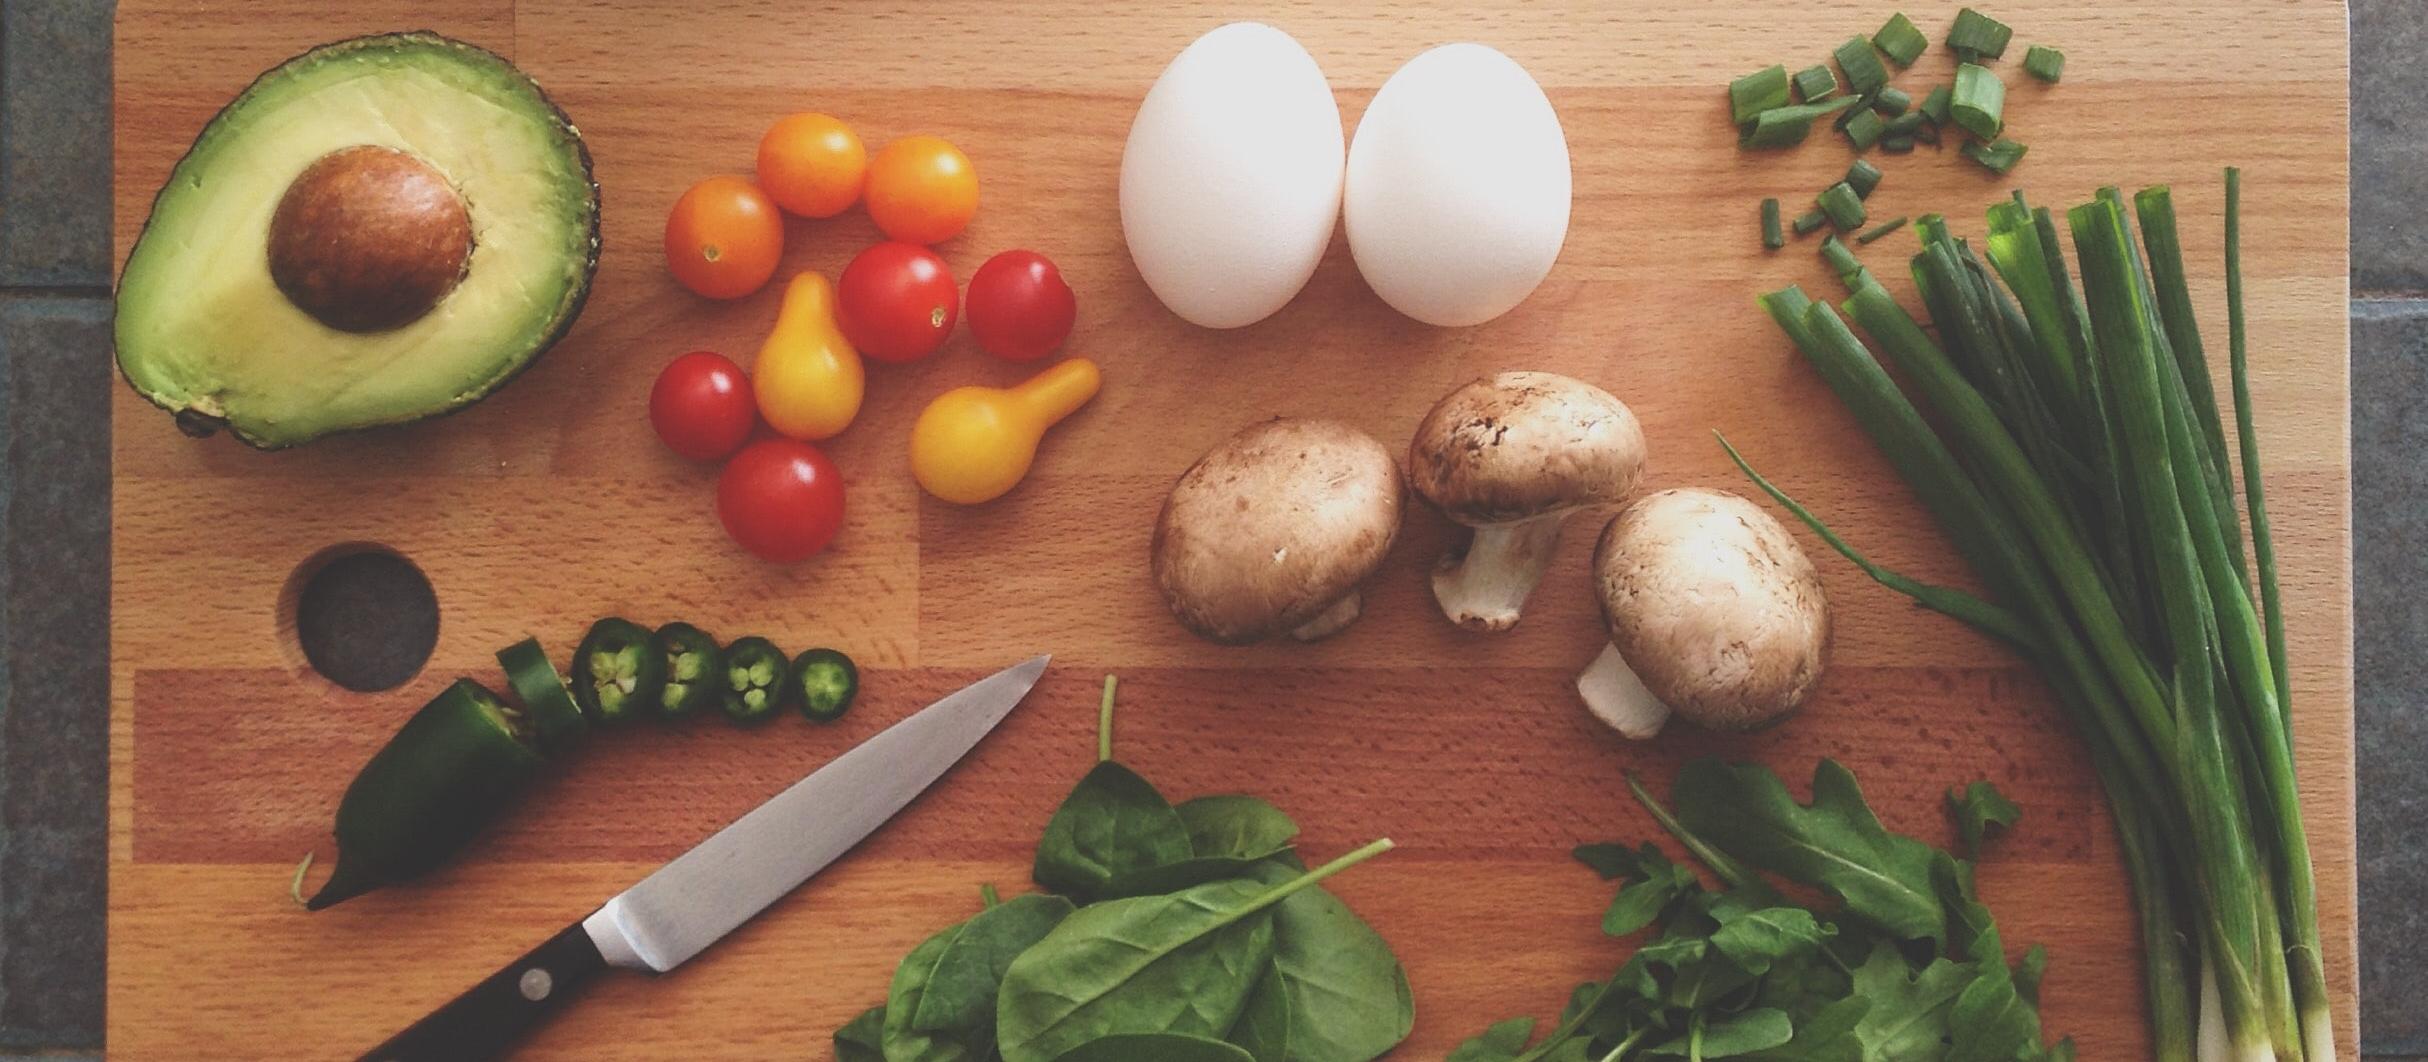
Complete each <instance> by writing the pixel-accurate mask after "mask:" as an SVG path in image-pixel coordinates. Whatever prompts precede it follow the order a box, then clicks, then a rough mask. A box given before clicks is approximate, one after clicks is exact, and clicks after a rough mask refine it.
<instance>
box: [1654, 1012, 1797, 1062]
mask: <svg viewBox="0 0 2428 1062" xmlns="http://www.w3.org/2000/svg"><path fill="white" fill-rule="evenodd" d="M1794 1037H1795V1027H1794V1025H1793V1024H1792V1023H1790V1022H1789V1021H1788V1018H1787V1015H1786V1014H1784V1013H1782V1012H1780V1011H1776V1010H1770V1009H1767V1008H1762V1009H1755V1010H1747V1011H1742V1012H1739V1013H1737V1014H1732V1015H1729V1016H1727V1017H1724V1018H1720V1019H1718V1020H1715V1021H1711V1022H1709V1023H1706V1024H1704V1025H1703V1026H1702V1027H1701V1028H1700V1029H1699V1030H1698V1029H1694V1028H1689V1029H1688V1030H1687V1032H1686V1033H1685V1034H1684V1035H1682V1036H1679V1037H1678V1038H1676V1039H1674V1040H1670V1041H1667V1042H1665V1043H1659V1044H1654V1045H1653V1046H1652V1047H1650V1048H1648V1049H1646V1050H1645V1052H1644V1053H1645V1054H1647V1055H1678V1056H1681V1057H1684V1056H1687V1055H1689V1054H1691V1055H1692V1056H1693V1057H1696V1058H1739V1057H1742V1056H1745V1055H1750V1054H1753V1053H1754V1052H1756V1051H1767V1050H1770V1049H1771V1048H1774V1047H1778V1046H1781V1045H1783V1044H1785V1043H1787V1042H1788V1041H1789V1040H1791V1039H1793V1038H1794Z"/></svg>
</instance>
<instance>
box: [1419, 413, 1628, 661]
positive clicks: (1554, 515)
mask: <svg viewBox="0 0 2428 1062" xmlns="http://www.w3.org/2000/svg"><path fill="white" fill-rule="evenodd" d="M1643 474H1644V430H1643V428H1642V427H1641V426H1639V425H1638V424H1637V423H1636V417H1635V413H1634V412H1632V411H1630V410H1629V409H1628V408H1627V404H1626V403H1624V402H1621V401H1619V400H1618V399H1616V398H1613V397H1611V395H1610V392H1608V391H1604V390H1602V389H1601V388H1599V387H1595V386H1593V385H1592V384H1589V383H1586V382H1584V381H1582V380H1577V379H1572V378H1569V377H1566V376H1561V375H1558V374H1556V373H1548V372H1504V373H1501V374H1499V375H1497V376H1493V377H1489V378H1487V379H1482V380H1477V381H1475V382H1473V383H1470V384H1467V385H1465V386H1463V387H1460V388H1459V389H1457V390H1455V391H1452V392H1450V393H1449V394H1447V395H1445V396H1443V397H1442V400H1441V401H1439V402H1436V403H1434V406H1433V411H1432V412H1430V413H1427V414H1425V419H1424V421H1423V422H1422V423H1420V424H1418V425H1417V427H1416V437H1415V439H1414V440H1412V441H1411V442H1410V443H1409V445H1408V479H1409V482H1410V484H1411V485H1413V486H1414V487H1415V488H1416V492H1417V493H1418V494H1421V495H1423V496H1424V497H1425V500H1426V501H1429V502H1432V503H1433V505H1434V506H1435V507H1436V508H1439V509H1440V510H1441V511H1442V513H1443V514H1444V515H1446V516H1448V517H1450V518H1451V519H1452V520H1455V521H1458V522H1459V523H1461V524H1464V525H1466V526H1468V527H1471V528H1474V529H1475V533H1474V536H1473V538H1472V539H1471V540H1470V541H1469V542H1468V543H1467V544H1466V547H1465V548H1464V549H1461V550H1454V551H1452V552H1450V553H1448V554H1445V555H1444V556H1443V557H1442V560H1441V563H1440V565H1439V566H1437V567H1436V569H1435V571H1434V574H1433V596H1434V599H1435V600H1437V601H1439V602H1441V606H1442V612H1443V614H1444V615H1447V616H1449V617H1450V619H1451V620H1452V622H1455V623H1457V624H1458V625H1460V626H1462V627H1468V628H1472V629H1475V630H1484V631H1505V630H1508V629H1509V628H1511V627H1514V626H1516V625H1517V621H1518V614H1519V612H1520V611H1521V610H1523V609H1524V608H1525V606H1526V597H1527V595H1528V594H1531V593H1533V592H1534V587H1535V584H1536V583H1539V582H1541V581H1542V579H1543V571H1544V569H1545V568H1546V567H1547V566H1548V565H1549V564H1550V563H1551V555H1552V553H1553V551H1555V550H1556V549H1557V548H1558V547H1559V543H1560V525H1561V524H1563V523H1565V522H1566V521H1567V519H1568V516H1569V514H1570V513H1573V512H1575V511H1576V510H1578V509H1582V508H1585V507H1587V506H1592V505H1604V504H1609V503H1612V502H1616V501H1618V500H1620V499H1621V498H1624V497H1626V496H1627V494H1628V493H1629V492H1631V491H1633V490H1635V487H1636V483H1637V482H1638V481H1639V480H1640V479H1642V478H1643Z"/></svg>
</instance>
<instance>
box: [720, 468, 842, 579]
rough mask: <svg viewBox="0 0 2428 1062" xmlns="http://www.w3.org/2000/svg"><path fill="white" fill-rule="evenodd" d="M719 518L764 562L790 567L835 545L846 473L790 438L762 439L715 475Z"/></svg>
mask: <svg viewBox="0 0 2428 1062" xmlns="http://www.w3.org/2000/svg"><path fill="white" fill-rule="evenodd" d="M717 518H718V519H719V520H722V521H724V522H725V533H726V534H728V535H731V536H732V537H733V540H734V542H736V543H738V544H739V545H740V546H741V547H742V548H743V549H746V550H749V551H750V552H752V553H753V554H756V555H757V556H758V557H759V558H760V559H761V560H767V561H773V562H775V563H777V564H790V563H792V562H794V561H797V560H803V559H806V558H808V557H810V556H812V555H814V554H816V553H817V552H818V551H819V550H822V549H825V548H826V544H827V543H829V542H832V541H834V538H835V531H836V529H837V528H840V527H842V526H843V474H842V473H840V472H837V471H835V463H834V461H833V460H831V459H829V458H828V457H827V456H826V452H825V451H823V450H820V449H818V448H817V447H815V446H811V445H810V444H808V443H805V442H798V441H796V440H792V439H780V438H779V439H761V440H759V441H758V442H754V443H752V444H750V445H749V446H746V447H743V449H742V452H741V453H738V454H735V455H734V456H733V460H731V461H728V462H726V463H725V473H724V474H723V475H720V476H718V477H717Z"/></svg>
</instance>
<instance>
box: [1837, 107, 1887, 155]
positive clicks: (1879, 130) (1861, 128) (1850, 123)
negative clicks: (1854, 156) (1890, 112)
mask: <svg viewBox="0 0 2428 1062" xmlns="http://www.w3.org/2000/svg"><path fill="white" fill-rule="evenodd" d="M1887 132H1888V121H1887V120H1886V119H1884V118H1882V117H1880V112H1878V111H1869V110H1866V111H1856V112H1854V117H1852V118H1849V119H1847V122H1846V138H1847V139H1848V140H1852V141H1854V142H1855V150H1857V151H1870V150H1871V149H1872V145H1874V144H1877V143H1879V142H1880V138H1881V136H1883V135H1885V134H1886V133H1887Z"/></svg>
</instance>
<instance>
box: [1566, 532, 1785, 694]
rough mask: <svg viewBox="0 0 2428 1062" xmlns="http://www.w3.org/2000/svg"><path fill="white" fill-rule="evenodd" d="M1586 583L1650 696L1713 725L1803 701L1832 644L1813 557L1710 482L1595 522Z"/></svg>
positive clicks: (1615, 641)
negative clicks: (1597, 534)
mask: <svg viewBox="0 0 2428 1062" xmlns="http://www.w3.org/2000/svg"><path fill="white" fill-rule="evenodd" d="M1593 571H1594V589H1595V591H1596V592H1597V593H1598V594H1599V595H1600V597H1601V601H1602V618H1603V620H1604V621H1605V622H1606V623H1607V624H1608V625H1609V627H1610V643H1611V644H1612V645H1614V646H1617V647H1618V650H1619V655H1621V656H1623V657H1625V658H1626V659H1627V664H1628V666H1629V667H1630V668H1632V669H1634V671H1635V673H1636V675H1637V676H1638V677H1639V678H1641V679H1643V681H1644V686H1645V688H1646V689H1649V690H1651V691H1652V694H1653V696H1655V697H1659V698H1660V699H1661V701H1662V702H1663V703H1665V704H1667V705H1669V707H1670V708H1671V709H1673V710H1675V711H1676V712H1677V713H1678V714H1679V715H1683V716H1685V717H1686V718H1688V719H1691V720H1693V721H1694V722H1696V723H1699V724H1702V725H1703V726H1707V727H1711V728H1713V729H1716V730H1753V729H1757V728H1759V727H1761V726H1763V725H1765V724H1768V723H1770V722H1772V721H1774V720H1776V719H1777V718H1779V717H1780V716H1783V715H1785V714H1787V713H1788V712H1789V711H1791V710H1793V709H1794V708H1795V707H1796V706H1797V705H1798V704H1800V703H1802V702H1803V700H1804V698H1805V695H1807V694H1809V693H1811V692H1812V690H1813V687H1814V686H1815V685H1817V684H1819V682H1820V680H1821V667H1822V659H1823V657H1824V656H1825V655H1826V654H1827V653H1828V650H1829V600H1828V598H1826V597H1825V596H1823V594H1822V592H1821V576H1820V573H1819V572H1818V571H1817V570H1815V569H1814V567H1813V562H1812V559H1811V558H1809V557H1807V556H1805V555H1804V550H1803V548H1802V547H1799V546H1797V545H1796V540H1795V539H1794V538H1793V537H1792V536H1790V535H1789V534H1788V533H1787V528H1785V527H1782V526H1780V524H1779V522H1778V521H1777V520H1774V519H1772V518H1771V516H1770V514H1769V513H1766V512H1763V511H1762V509H1761V508H1760V507H1759V506H1756V505H1755V504H1754V503H1752V502H1750V501H1747V500H1745V499H1744V498H1741V497H1738V496H1737V495H1734V494H1730V493H1728V492H1726V491H1718V490H1700V489H1685V490H1664V491H1658V492H1655V493H1652V494H1647V495H1645V496H1643V497H1641V498H1638V499H1636V500H1635V501H1634V502H1633V503H1631V504H1629V505H1628V506H1627V507H1626V508H1625V509H1622V510H1620V511H1619V514H1618V515H1617V516H1614V517H1612V518H1611V520H1610V524H1609V526H1607V527H1605V528H1603V529H1602V538H1601V541H1600V542H1599V543H1597V544H1596V545H1595V546H1594V551H1593Z"/></svg>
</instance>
